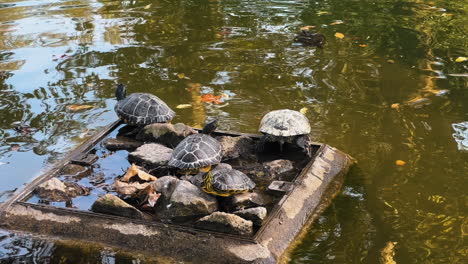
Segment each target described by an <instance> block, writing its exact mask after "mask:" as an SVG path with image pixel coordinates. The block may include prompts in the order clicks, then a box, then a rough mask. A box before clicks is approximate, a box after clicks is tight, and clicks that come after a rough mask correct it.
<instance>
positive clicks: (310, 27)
mask: <svg viewBox="0 0 468 264" xmlns="http://www.w3.org/2000/svg"><path fill="white" fill-rule="evenodd" d="M312 28H315V26H304V27H301V30H309V29H312Z"/></svg>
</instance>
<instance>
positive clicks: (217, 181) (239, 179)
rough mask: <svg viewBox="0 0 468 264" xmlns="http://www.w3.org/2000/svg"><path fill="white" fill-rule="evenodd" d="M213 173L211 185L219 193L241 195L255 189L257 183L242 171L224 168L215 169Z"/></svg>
mask: <svg viewBox="0 0 468 264" xmlns="http://www.w3.org/2000/svg"><path fill="white" fill-rule="evenodd" d="M211 173H212V175H213V176H212V177H213V179H212V181H211V185H212V186H213V189H214V190H215V191H216V192H217V193H221V194H222V193H241V192H246V191H249V190H252V189H253V188H255V182H253V181H252V180H251V179H250V178H249V177H248V176H247V175H245V174H244V173H242V172H241V171H238V170H234V169H229V168H222V169H214V170H213V171H212V172H211Z"/></svg>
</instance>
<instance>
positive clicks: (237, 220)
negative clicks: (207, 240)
mask: <svg viewBox="0 0 468 264" xmlns="http://www.w3.org/2000/svg"><path fill="white" fill-rule="evenodd" d="M195 227H197V228H200V229H205V230H210V231H216V232H223V233H229V234H235V235H244V236H245V235H247V236H248V235H252V233H253V223H252V221H249V220H245V219H243V218H242V217H240V216H237V215H234V214H228V213H223V212H214V213H212V214H210V215H207V216H205V217H203V218H201V219H199V220H198V221H197V222H195Z"/></svg>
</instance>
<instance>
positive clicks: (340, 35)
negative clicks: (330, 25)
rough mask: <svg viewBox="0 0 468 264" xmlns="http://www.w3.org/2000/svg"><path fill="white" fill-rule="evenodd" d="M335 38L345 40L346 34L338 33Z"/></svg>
mask: <svg viewBox="0 0 468 264" xmlns="http://www.w3.org/2000/svg"><path fill="white" fill-rule="evenodd" d="M335 37H337V38H339V39H342V38H344V34H343V33H340V32H336V33H335Z"/></svg>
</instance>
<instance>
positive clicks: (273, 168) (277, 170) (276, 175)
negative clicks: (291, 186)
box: [263, 159, 294, 180]
mask: <svg viewBox="0 0 468 264" xmlns="http://www.w3.org/2000/svg"><path fill="white" fill-rule="evenodd" d="M263 167H264V169H265V172H266V174H267V175H268V178H269V179H271V180H273V179H281V176H282V175H283V174H287V173H292V172H294V164H293V162H292V161H290V160H285V159H279V160H273V161H269V162H264V163H263Z"/></svg>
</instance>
